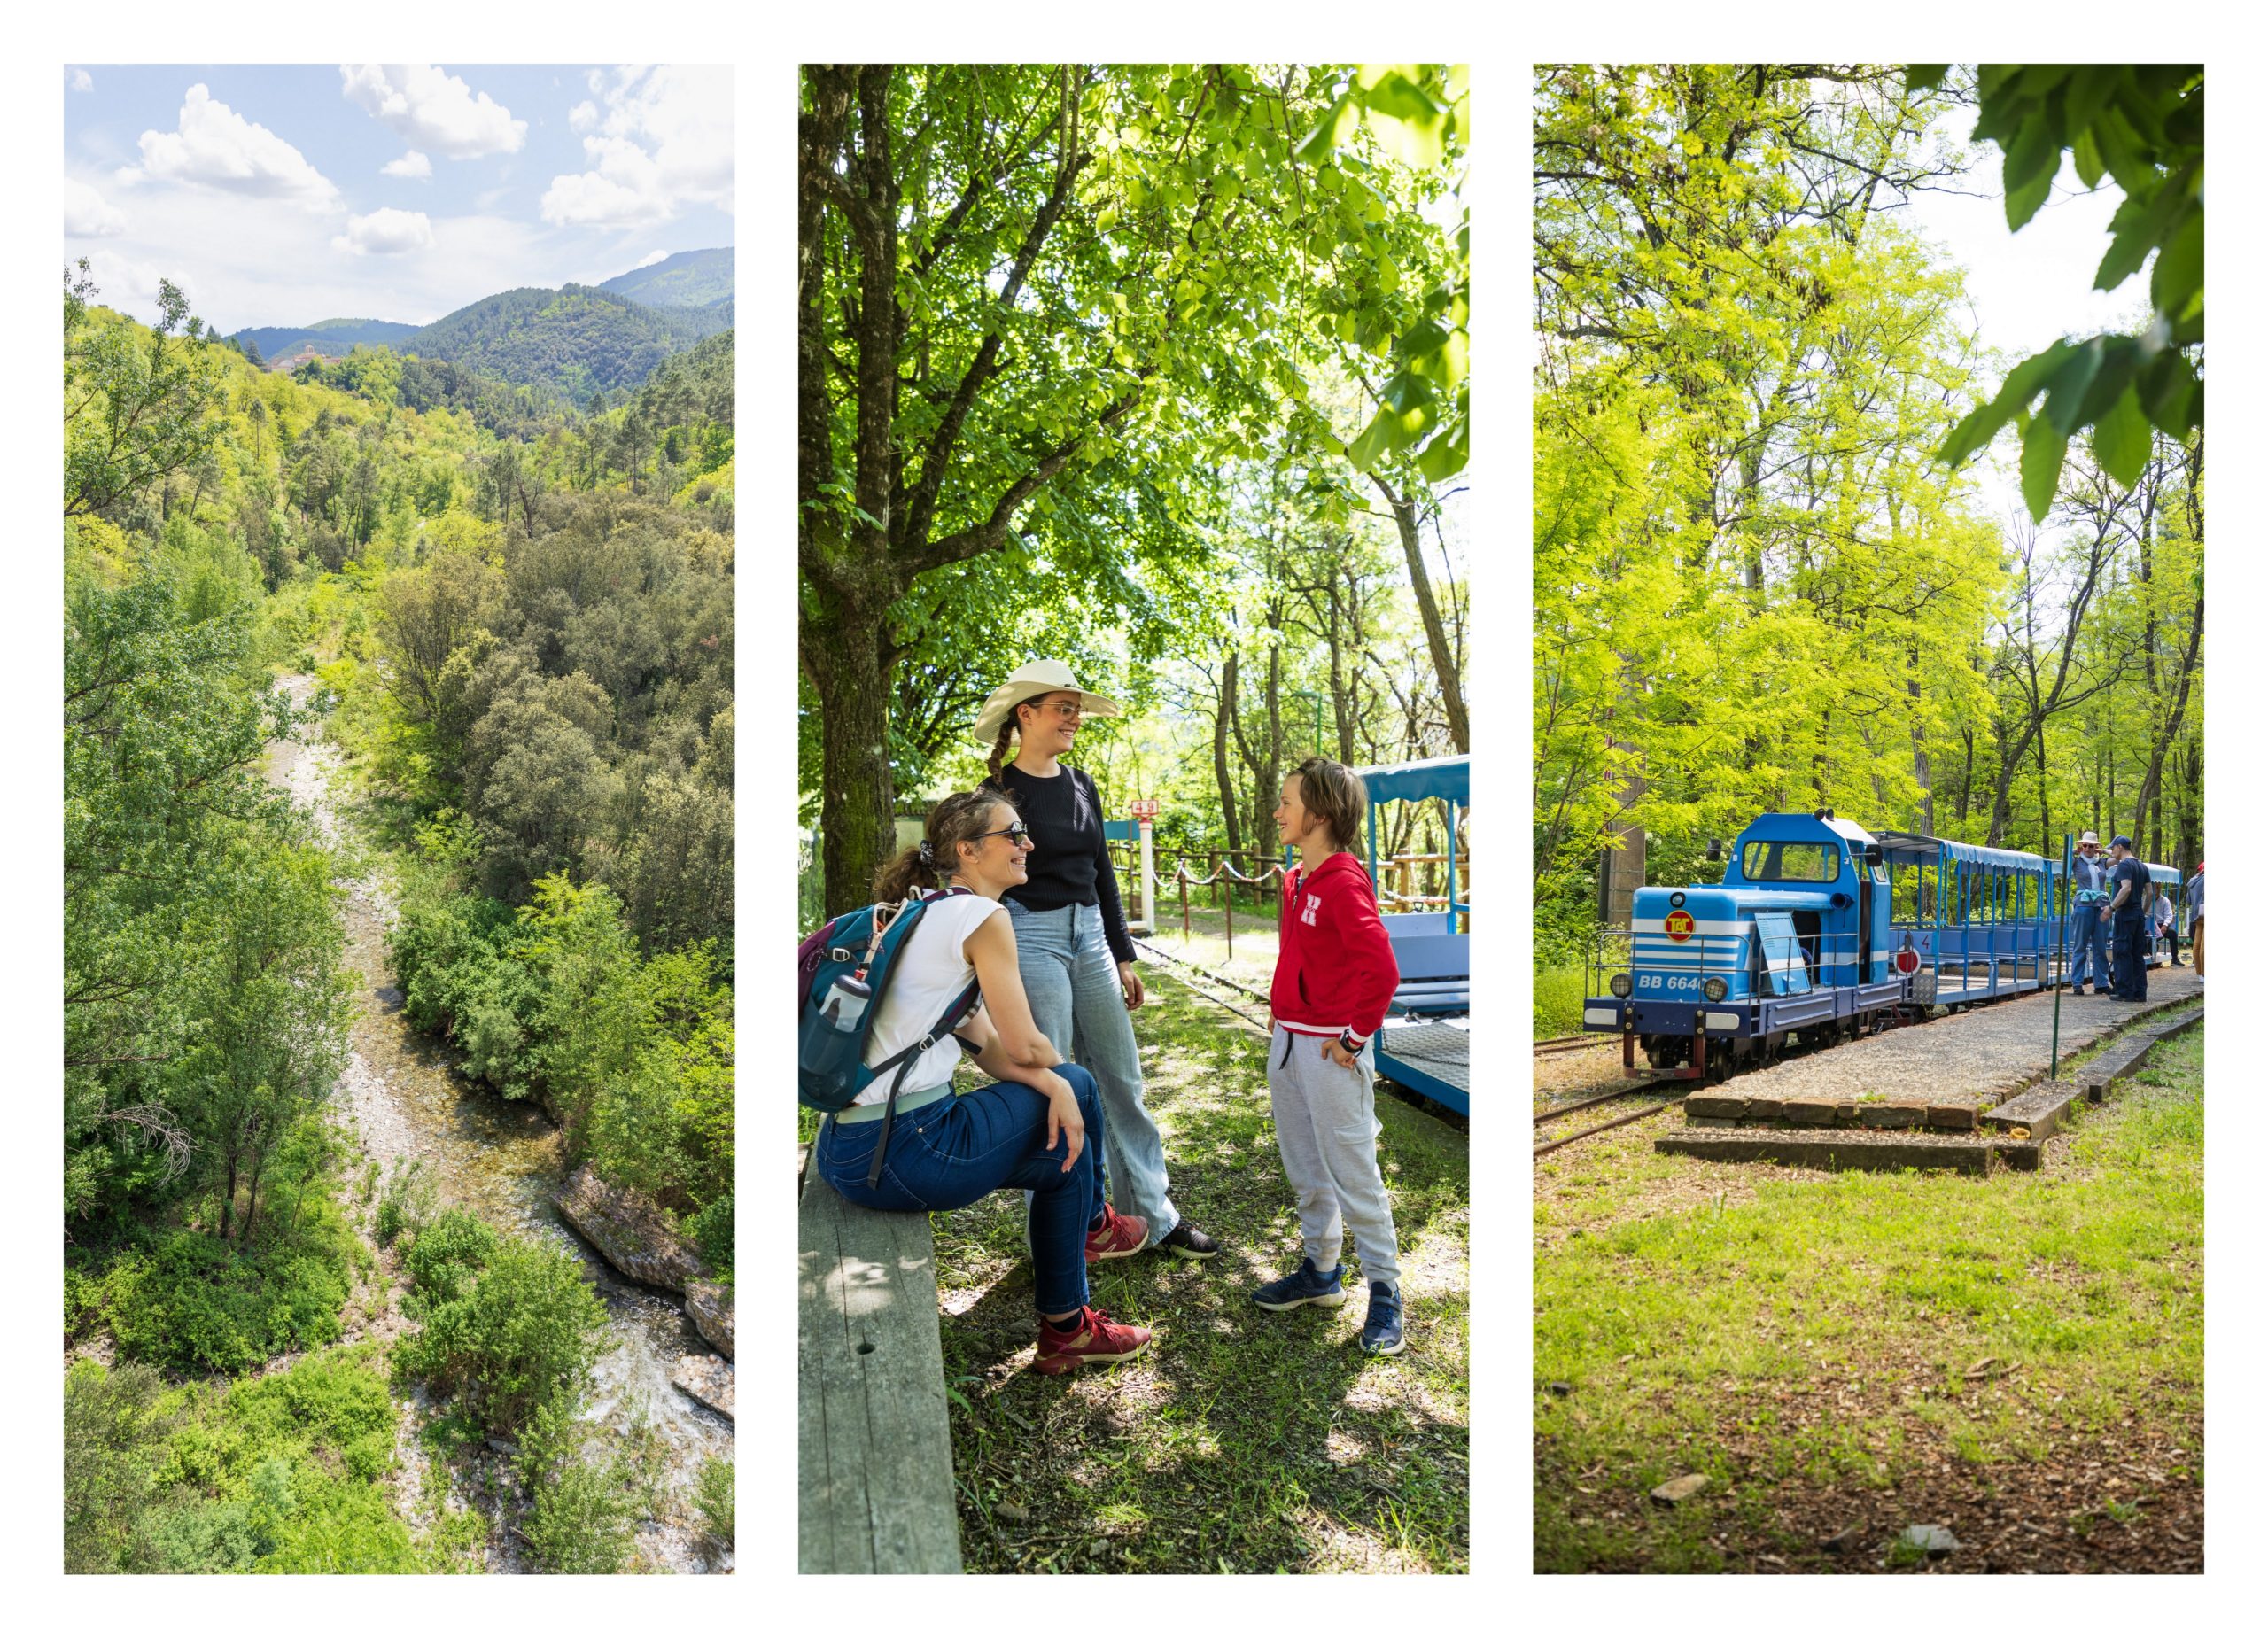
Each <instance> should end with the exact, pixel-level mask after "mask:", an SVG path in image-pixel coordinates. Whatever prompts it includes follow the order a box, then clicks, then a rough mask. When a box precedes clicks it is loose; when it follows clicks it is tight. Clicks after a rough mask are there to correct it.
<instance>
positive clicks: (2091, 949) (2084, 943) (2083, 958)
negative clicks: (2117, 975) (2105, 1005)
mask: <svg viewBox="0 0 2268 1638" xmlns="http://www.w3.org/2000/svg"><path fill="white" fill-rule="evenodd" d="M2108 872H2109V865H2108V863H2107V862H2106V861H2105V860H2104V858H2103V857H2102V845H2101V843H2100V842H2097V841H2096V840H2095V835H2094V832H2093V831H2091V830H2087V831H2081V832H2080V833H2079V844H2078V849H2077V850H2076V851H2074V852H2073V853H2072V855H2071V915H2070V928H2068V929H2067V933H2066V940H2065V949H2066V952H2067V955H2068V958H2069V960H2070V968H2069V969H2068V970H2069V973H2070V986H2071V990H2072V993H2073V994H2075V995H2076V994H2080V993H2084V992H2085V989H2086V984H2087V979H2088V977H2089V975H2090V974H2092V975H2093V979H2094V990H2095V993H2096V994H2097V995H2101V993H2102V992H2103V991H2104V990H2108V989H2109V988H2110V928H2109V925H2108V924H2107V923H2106V922H2105V921H2104V920H2103V919H2102V914H2101V912H2102V906H2103V903H2104V901H2105V900H2106V899H2108V898H2109V897H2110V896H2109V894H2108V893H2106V892H2104V891H2103V887H2102V883H2103V878H2104V876H2105V875H2106V874H2107V873H2108Z"/></svg>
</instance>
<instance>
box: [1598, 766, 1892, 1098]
mask: <svg viewBox="0 0 2268 1638" xmlns="http://www.w3.org/2000/svg"><path fill="white" fill-rule="evenodd" d="M1717 852H1718V850H1717V849H1716V847H1715V845H1714V844H1712V846H1711V855H1710V856H1711V857H1712V858H1715V857H1716V856H1717ZM1890 911H1891V896H1890V877H1889V874H1888V872H1887V871H1886V869H1885V867H1884V862H1883V856H1882V850H1881V845H1880V844H1879V843H1878V842H1876V839H1875V838H1874V837H1873V836H1872V835H1869V834H1868V832H1867V831H1866V830H1865V829H1864V828H1863V827H1860V826H1858V825H1854V824H1852V822H1851V821H1850V820H1848V819H1837V818H1836V817H1835V815H1834V813H1833V811H1831V810H1829V809H1821V811H1818V812H1816V813H1767V814H1763V815H1760V816H1759V817H1758V818H1757V819H1755V820H1754V821H1753V822H1752V823H1751V825H1750V826H1749V827H1748V828H1747V829H1746V830H1744V831H1743V832H1741V834H1740V836H1739V838H1738V839H1737V840H1736V842H1734V844H1733V850H1732V857H1731V858H1729V859H1728V860H1727V861H1726V864H1725V876H1724V880H1723V881H1721V882H1720V883H1718V884H1717V885H1715V886H1713V887H1692V888H1642V889H1639V890H1638V891H1637V892H1636V893H1635V894H1634V895H1633V896H1632V898H1631V905H1630V926H1631V934H1630V943H1629V947H1628V953H1627V960H1626V962H1625V963H1624V964H1623V969H1622V970H1620V971H1616V972H1613V973H1612V974H1605V976H1606V983H1605V990H1606V993H1604V994H1597V993H1593V994H1591V995H1590V996H1589V997H1588V998H1587V999H1586V1000H1585V1001H1584V1003H1583V1028H1584V1029H1585V1030H1586V1031H1591V1032H1604V1031H1614V1032H1618V1033H1619V1034H1620V1035H1621V1036H1622V1063H1623V1068H1624V1071H1625V1073H1627V1074H1629V1075H1647V1074H1667V1075H1674V1076H1675V1077H1677V1078H1680V1079H1685V1080H1699V1079H1703V1078H1705V1077H1707V1078H1715V1079H1721V1078H1722V1077H1723V1076H1725V1075H1728V1074H1729V1073H1730V1072H1731V1071H1732V1069H1733V1068H1734V1067H1736V1065H1737V1064H1740V1063H1743V1062H1746V1061H1752V1060H1764V1061H1769V1060H1772V1059H1774V1058H1775V1057H1777V1056H1778V1054H1779V1052H1780V1051H1781V1050H1782V1048H1783V1047H1784V1046H1787V1045H1790V1044H1803V1045H1811V1044H1819V1043H1821V1042H1823V1041H1826V1040H1829V1039H1831V1038H1835V1037H1837V1036H1849V1035H1854V1034H1856V1033H1857V1032H1858V1031H1859V1029H1860V1028H1861V1027H1863V1026H1865V1025H1866V1024H1868V1023H1869V1022H1871V1021H1876V1020H1878V1019H1881V1018H1884V1017H1886V1016H1887V1015H1888V1014H1889V1013H1890V1012H1891V1011H1892V1010H1893V1009H1895V1008H1896V1007H1897V1006H1899V1005H1901V1004H1902V1003H1903V1002H1904V1001H1905V999H1906V996H1907V980H1906V978H1905V976H1903V975H1902V974H1898V973H1896V972H1893V971H1892V970H1891V965H1890V962H1889V959H1888V947H1889V926H1890ZM1607 965H1612V963H1609V964H1607ZM1597 970H1599V969H1596V968H1595V971H1597ZM1589 988H1590V989H1592V990H1594V991H1596V989H1597V988H1598V985H1597V984H1596V982H1594V983H1593V984H1592V985H1591V986H1589ZM1638 1052H1644V1053H1645V1056H1646V1063H1647V1065H1648V1066H1649V1067H1647V1068H1643V1069H1642V1068H1640V1067H1638V1065H1637V1061H1636V1055H1637V1053H1638Z"/></svg>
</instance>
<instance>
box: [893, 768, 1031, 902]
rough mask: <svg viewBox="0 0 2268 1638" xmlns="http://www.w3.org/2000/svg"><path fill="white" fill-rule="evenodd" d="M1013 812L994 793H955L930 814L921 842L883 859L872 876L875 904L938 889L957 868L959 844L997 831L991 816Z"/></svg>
mask: <svg viewBox="0 0 2268 1638" xmlns="http://www.w3.org/2000/svg"><path fill="white" fill-rule="evenodd" d="M1003 807H1007V808H1008V809H1009V811H1010V813H1011V815H1013V814H1014V807H1013V806H1011V805H1010V804H1009V803H1008V799H1007V798H1006V796H1002V795H1001V794H1000V793H999V792H998V791H997V790H990V789H978V790H962V791H955V792H954V793H953V794H952V795H951V796H947V797H946V798H945V799H944V801H943V802H940V803H938V804H937V805H936V807H934V808H932V809H930V810H929V818H928V823H926V824H925V825H924V826H923V827H922V836H921V840H920V842H916V843H914V845H913V846H912V847H910V848H906V849H904V850H900V851H899V852H898V853H897V855H896V856H895V857H894V858H889V859H886V860H884V861H883V863H882V868H881V869H880V870H878V871H876V872H875V873H874V898H875V900H876V902H877V903H880V904H897V902H898V901H899V900H901V899H903V898H905V897H906V895H907V894H908V893H909V892H910V891H911V890H912V889H914V888H917V887H919V888H939V887H943V886H944V884H945V881H947V879H948V878H950V877H951V875H952V874H953V873H955V872H956V871H957V870H958V869H959V867H960V844H961V843H962V842H969V841H973V840H975V837H976V836H977V835H980V834H981V833H983V832H984V831H987V830H998V828H999V827H998V826H997V825H994V824H992V823H991V822H990V820H991V819H992V816H993V814H994V813H995V812H996V811H998V810H999V809H1000V808H1003Z"/></svg>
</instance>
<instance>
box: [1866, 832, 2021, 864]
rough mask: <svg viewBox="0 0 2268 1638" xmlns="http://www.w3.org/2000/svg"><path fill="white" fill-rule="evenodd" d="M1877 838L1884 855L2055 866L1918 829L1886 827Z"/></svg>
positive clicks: (1965, 861)
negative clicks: (1922, 831) (1926, 833)
mask: <svg viewBox="0 0 2268 1638" xmlns="http://www.w3.org/2000/svg"><path fill="white" fill-rule="evenodd" d="M1880 840H1881V842H1882V850H1883V852H1884V855H1885V856H1890V855H1895V856H1897V857H1899V858H1930V859H1950V860H1952V861H1953V862H1954V863H1956V864H1962V865H1989V866H1993V867H1994V868H1996V869H2000V870H2053V869H2054V868H2055V867H2054V866H2052V865H2050V864H2049V863H2048V861H2047V860H2046V859H2044V858H2040V856H2039V854H2037V853H2025V852H2022V851H2020V850H2017V849H2015V848H1987V847H1981V846H1979V845H1978V844H1977V843H1976V842H1955V841H1953V840H1952V839H1951V838H1949V837H1946V836H1928V835H1922V834H1921V833H1920V832H1918V831H1910V830H1886V831H1884V832H1883V834H1882V836H1881V838H1880Z"/></svg>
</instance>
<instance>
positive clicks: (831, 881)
mask: <svg viewBox="0 0 2268 1638" xmlns="http://www.w3.org/2000/svg"><path fill="white" fill-rule="evenodd" d="M827 603H828V604H829V605H831V606H829V607H827V608H826V609H825V610H824V613H823V614H822V615H821V616H820V617H818V618H816V619H813V618H807V619H805V621H804V623H803V625H804V629H803V631H802V633H801V638H802V640H801V642H800V644H799V645H798V646H799V648H800V650H801V653H802V656H803V662H804V674H805V675H807V676H808V677H809V678H810V679H811V682H812V692H813V693H814V694H816V695H819V700H820V702H821V703H822V707H823V709H824V710H825V711H826V713H827V723H826V727H825V731H824V732H823V733H822V734H820V736H819V742H820V759H819V833H820V835H822V836H823V837H824V838H825V841H826V846H825V849H824V854H825V860H824V863H825V871H826V873H825V879H824V882H823V885H822V889H821V891H822V893H823V895H824V898H823V901H822V906H821V908H822V911H823V913H825V914H827V915H829V916H838V915H841V914H842V913H843V912H844V911H846V910H854V909H856V908H857V907H858V906H859V905H860V904H866V903H867V902H869V901H870V900H871V899H872V898H873V897H874V871H875V868H876V867H877V866H879V865H881V864H882V861H883V860H885V859H887V858H889V856H890V855H891V854H892V853H893V852H895V851H896V850H897V823H896V809H897V785H896V781H895V780H893V778H892V777H891V773H890V765H889V718H888V714H887V708H886V702H887V701H888V700H889V669H890V667H889V656H885V655H884V653H883V651H882V632H883V630H884V629H885V627H884V621H885V619H886V617H887V616H888V614H889V600H888V599H886V598H877V599H875V600H874V602H872V603H871V604H869V603H868V602H866V601H865V600H864V599H862V598H861V597H859V596H858V594H857V593H855V592H850V593H847V594H840V595H837V596H835V597H834V598H830V599H827Z"/></svg>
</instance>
